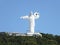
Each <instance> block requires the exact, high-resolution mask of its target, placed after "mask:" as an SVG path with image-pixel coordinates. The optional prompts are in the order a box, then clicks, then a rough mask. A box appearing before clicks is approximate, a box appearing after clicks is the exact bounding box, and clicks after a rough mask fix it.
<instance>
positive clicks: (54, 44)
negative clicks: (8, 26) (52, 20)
mask: <svg viewBox="0 0 60 45" xmlns="http://www.w3.org/2000/svg"><path fill="white" fill-rule="evenodd" d="M41 34H42V35H43V37H42V38H41V37H40V36H9V35H8V34H7V33H0V45H60V36H58V35H55V36H54V35H52V34H44V33H41Z"/></svg>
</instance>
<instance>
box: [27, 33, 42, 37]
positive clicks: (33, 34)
mask: <svg viewBox="0 0 60 45" xmlns="http://www.w3.org/2000/svg"><path fill="white" fill-rule="evenodd" d="M27 36H40V37H42V34H40V33H27Z"/></svg>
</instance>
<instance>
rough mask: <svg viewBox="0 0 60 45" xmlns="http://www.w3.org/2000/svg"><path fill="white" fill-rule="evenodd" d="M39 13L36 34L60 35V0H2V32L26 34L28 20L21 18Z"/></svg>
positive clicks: (0, 20) (0, 23) (0, 21)
mask: <svg viewBox="0 0 60 45" xmlns="http://www.w3.org/2000/svg"><path fill="white" fill-rule="evenodd" d="M30 11H33V12H35V11H38V12H39V13H40V18H39V19H38V20H36V28H35V32H42V33H49V34H54V35H60V0H0V32H20V33H25V32H26V31H27V30H28V29H29V24H28V21H27V20H22V19H20V16H23V15H24V16H25V15H29V13H30Z"/></svg>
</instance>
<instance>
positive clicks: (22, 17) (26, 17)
mask: <svg viewBox="0 0 60 45" xmlns="http://www.w3.org/2000/svg"><path fill="white" fill-rule="evenodd" d="M20 18H21V19H28V18H29V17H28V16H21V17H20Z"/></svg>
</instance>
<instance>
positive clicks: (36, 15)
mask: <svg viewBox="0 0 60 45" xmlns="http://www.w3.org/2000/svg"><path fill="white" fill-rule="evenodd" d="M20 18H22V19H28V20H29V33H31V34H34V29H35V19H38V18H39V13H38V12H35V13H34V14H33V13H32V12H31V13H30V15H29V16H22V17H20Z"/></svg>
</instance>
